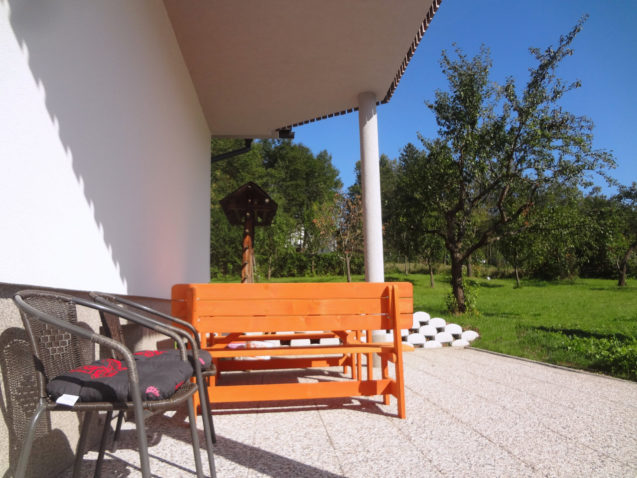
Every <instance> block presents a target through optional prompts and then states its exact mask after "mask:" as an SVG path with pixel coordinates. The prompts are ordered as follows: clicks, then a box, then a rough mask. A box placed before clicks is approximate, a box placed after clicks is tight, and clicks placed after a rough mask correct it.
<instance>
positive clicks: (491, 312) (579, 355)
mask: <svg viewBox="0 0 637 478" xmlns="http://www.w3.org/2000/svg"><path fill="white" fill-rule="evenodd" d="M405 279H406V280H410V281H411V282H412V283H413V284H414V310H424V311H427V312H429V313H430V314H431V315H432V317H433V316H440V317H443V318H445V319H446V320H447V322H455V323H458V324H460V325H461V326H462V327H463V328H465V329H471V330H475V331H477V332H478V333H480V336H481V337H480V339H478V340H477V341H476V342H474V344H473V346H475V347H477V348H483V349H486V350H492V351H495V352H501V353H505V354H509V355H515V356H518V357H525V358H529V359H533V360H539V361H542V362H547V363H552V364H558V365H564V366H567V367H574V368H578V369H583V370H589V371H595V372H602V373H605V374H609V375H613V376H616V377H620V378H625V379H630V380H635V381H637V287H635V286H634V285H630V284H629V286H628V287H625V288H621V289H620V288H618V287H617V286H616V282H615V281H612V280H603V279H578V280H575V281H569V282H566V281H561V282H543V281H525V282H524V283H523V286H522V287H521V288H515V287H514V285H515V282H514V281H512V280H502V279H498V280H486V279H476V280H475V281H476V283H477V285H478V287H477V309H478V314H477V315H475V316H468V315H464V316H455V317H454V316H450V314H449V313H448V312H447V311H446V307H445V298H446V296H447V294H449V292H450V291H451V288H450V286H449V285H448V282H449V280H448V279H449V278H448V277H444V276H443V277H437V278H436V279H437V281H436V287H435V288H434V289H431V288H430V287H429V277H428V276H423V275H409V276H401V275H397V276H394V277H392V280H405ZM388 280H389V279H388Z"/></svg>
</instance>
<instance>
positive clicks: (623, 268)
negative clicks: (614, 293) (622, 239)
mask: <svg viewBox="0 0 637 478" xmlns="http://www.w3.org/2000/svg"><path fill="white" fill-rule="evenodd" d="M635 248H637V244H633V245H631V246H630V247H629V248H628V250H627V251H626V254H624V257H623V258H622V262H621V264H620V265H619V280H618V281H617V285H618V286H619V287H625V286H626V272H627V269H628V259H630V255H631V254H632V253H633V250H634V249H635Z"/></svg>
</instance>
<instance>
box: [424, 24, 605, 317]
mask: <svg viewBox="0 0 637 478" xmlns="http://www.w3.org/2000/svg"><path fill="white" fill-rule="evenodd" d="M583 21H584V19H583V20H581V21H580V22H578V23H577V25H576V26H575V27H574V28H573V30H572V31H571V32H569V33H568V34H567V35H566V36H562V37H560V40H559V44H558V45H557V47H556V48H553V47H549V48H547V49H546V50H544V51H543V52H541V51H540V50H539V49H536V48H532V49H530V51H531V53H532V54H533V55H534V57H535V59H536V60H537V65H536V66H535V67H534V68H531V69H530V77H529V80H528V82H527V83H526V85H525V87H524V88H522V90H521V91H518V88H517V87H516V84H515V80H514V79H513V78H508V79H507V80H506V82H505V84H504V85H503V86H499V85H498V84H496V83H493V82H491V80H490V78H489V73H490V68H491V59H490V57H489V52H488V50H487V49H486V48H485V47H482V48H481V50H480V53H479V54H477V55H476V56H475V57H473V58H471V59H470V58H468V57H467V56H466V55H465V54H464V53H463V52H462V51H461V50H460V49H459V48H456V56H457V58H455V59H452V58H451V57H450V56H449V55H448V54H447V52H444V51H443V53H442V59H441V67H442V71H443V73H444V74H445V75H446V76H447V80H448V82H449V91H448V92H446V91H440V90H438V91H436V93H435V100H434V101H433V103H428V107H429V108H430V110H431V111H432V112H433V113H434V115H435V117H436V122H437V124H438V138H436V139H433V140H430V139H426V138H424V137H423V136H422V135H420V140H421V142H422V144H423V145H424V147H425V154H423V155H421V156H419V158H420V159H419V168H420V171H416V172H414V174H417V175H418V177H419V180H418V184H420V193H419V197H421V201H422V208H423V209H426V210H427V211H428V214H429V215H430V221H429V223H430V224H432V226H433V227H432V228H431V229H430V230H429V232H430V233H433V234H437V235H438V236H439V237H441V238H442V239H443V240H444V243H445V247H446V249H447V250H448V251H449V255H450V257H451V275H452V279H451V284H452V289H453V295H454V297H455V302H456V304H457V312H464V311H465V310H466V305H465V297H464V287H463V277H462V265H463V264H464V263H465V261H466V260H467V258H468V257H470V256H471V254H472V253H474V252H475V251H477V250H479V249H481V248H483V247H484V246H486V245H488V244H490V243H493V242H495V241H497V240H498V239H500V238H501V237H503V236H504V235H507V234H515V233H518V232H520V231H521V230H523V229H524V225H523V224H522V225H520V222H519V219H520V218H521V217H523V216H524V215H525V214H528V213H529V211H530V210H531V209H532V208H533V206H534V203H535V200H536V198H537V196H538V193H539V192H541V191H544V190H546V189H547V188H549V187H550V186H551V185H554V184H559V183H561V184H565V185H569V186H576V185H579V184H587V180H588V173H590V172H592V171H596V170H599V169H600V168H602V167H604V166H610V165H612V164H613V160H612V156H611V155H610V154H609V153H607V152H605V151H601V150H594V149H593V146H592V139H593V136H592V128H593V124H592V122H591V121H590V120H589V119H588V118H585V117H578V116H575V115H573V114H571V113H569V112H567V111H564V110H563V109H562V107H561V106H560V105H559V101H560V99H561V98H562V97H563V95H564V94H565V93H567V92H568V91H570V90H573V89H575V88H577V87H578V86H579V83H578V82H574V83H571V84H565V83H564V82H563V81H562V80H560V79H559V78H557V77H556V76H555V70H556V68H557V67H558V65H559V64H560V62H561V61H562V60H563V59H564V58H565V57H566V56H569V55H571V54H572V50H571V49H570V45H571V43H572V42H573V40H574V38H575V36H576V35H577V33H578V32H579V31H580V30H581V27H582V24H583ZM480 212H486V214H482V216H483V217H479V216H480V214H479V213H480Z"/></svg>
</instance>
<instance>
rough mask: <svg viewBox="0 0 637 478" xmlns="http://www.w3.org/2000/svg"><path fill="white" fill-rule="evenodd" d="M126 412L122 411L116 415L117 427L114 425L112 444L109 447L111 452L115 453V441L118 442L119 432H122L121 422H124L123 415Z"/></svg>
mask: <svg viewBox="0 0 637 478" xmlns="http://www.w3.org/2000/svg"><path fill="white" fill-rule="evenodd" d="M125 414H126V412H125V411H124V410H120V411H119V413H118V414H117V425H115V433H113V443H112V445H111V451H112V452H116V451H117V440H119V432H120V431H121V430H122V422H123V421H124V415H125Z"/></svg>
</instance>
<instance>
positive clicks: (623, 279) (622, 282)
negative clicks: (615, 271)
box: [617, 261, 627, 287]
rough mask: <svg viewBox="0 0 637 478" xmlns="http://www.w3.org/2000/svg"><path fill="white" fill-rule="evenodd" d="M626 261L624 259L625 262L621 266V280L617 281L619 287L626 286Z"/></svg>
mask: <svg viewBox="0 0 637 478" xmlns="http://www.w3.org/2000/svg"><path fill="white" fill-rule="evenodd" d="M626 268H627V267H626V262H625V261H624V264H623V266H622V268H621V270H620V271H619V280H618V281H617V285H618V286H619V287H625V286H626Z"/></svg>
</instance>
